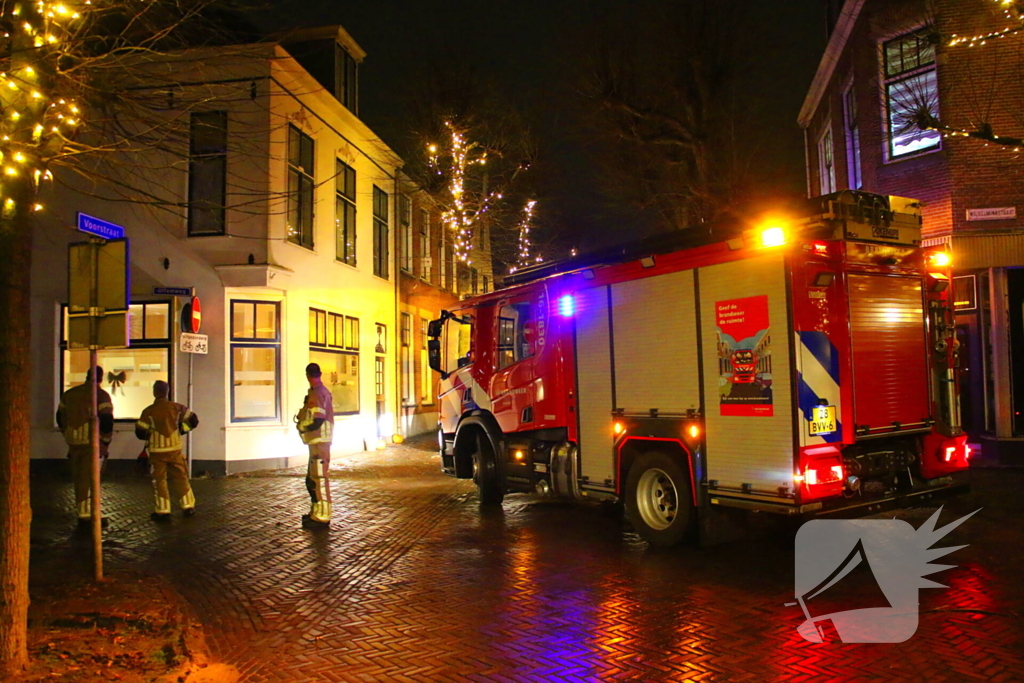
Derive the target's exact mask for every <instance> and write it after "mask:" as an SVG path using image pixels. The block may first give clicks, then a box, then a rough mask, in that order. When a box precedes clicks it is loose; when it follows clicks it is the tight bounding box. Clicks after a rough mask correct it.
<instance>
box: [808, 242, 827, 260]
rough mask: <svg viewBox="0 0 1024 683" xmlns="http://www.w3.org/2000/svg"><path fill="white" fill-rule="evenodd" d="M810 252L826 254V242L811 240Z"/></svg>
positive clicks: (818, 254) (820, 254) (819, 254)
mask: <svg viewBox="0 0 1024 683" xmlns="http://www.w3.org/2000/svg"><path fill="white" fill-rule="evenodd" d="M811 253H812V254H815V255H817V256H828V242H819V241H814V242H811Z"/></svg>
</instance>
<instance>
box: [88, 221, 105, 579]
mask: <svg viewBox="0 0 1024 683" xmlns="http://www.w3.org/2000/svg"><path fill="white" fill-rule="evenodd" d="M90 241H91V242H92V243H93V244H92V245H91V249H92V250H93V259H92V263H93V268H94V269H95V270H94V271H93V278H92V283H91V286H90V292H89V304H90V309H89V336H90V340H89V341H90V344H89V369H88V374H87V375H86V377H88V378H90V379H91V380H92V399H91V401H92V405H91V408H90V410H89V422H90V426H91V429H90V435H89V444H90V446H91V447H92V458H91V462H92V556H93V565H94V567H95V577H96V580H97V581H102V580H103V512H102V510H101V509H100V505H101V503H100V412H99V385H100V378H99V377H97V376H96V365H97V356H98V354H97V352H96V349H97V344H96V342H97V338H98V337H99V330H98V327H99V318H98V317H97V315H98V314H99V310H98V307H97V303H98V302H99V262H100V259H99V246H100V245H99V243H98V241H97V240H90Z"/></svg>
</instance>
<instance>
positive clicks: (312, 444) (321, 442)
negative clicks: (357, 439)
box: [295, 363, 334, 528]
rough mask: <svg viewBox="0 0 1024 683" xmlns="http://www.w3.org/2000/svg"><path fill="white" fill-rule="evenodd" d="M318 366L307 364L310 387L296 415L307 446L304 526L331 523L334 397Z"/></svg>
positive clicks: (300, 434)
mask: <svg viewBox="0 0 1024 683" xmlns="http://www.w3.org/2000/svg"><path fill="white" fill-rule="evenodd" d="M321 374H322V373H321V372H320V366H319V365H317V364H316V363H310V364H309V365H307V366H306V379H308V380H309V391H308V392H307V393H306V398H305V400H304V401H303V405H302V410H300V411H299V414H298V415H297V416H296V418H295V422H296V428H297V429H298V430H299V436H300V437H302V442H303V443H304V444H307V445H308V446H309V464H308V466H307V468H306V489H307V490H308V491H309V497H310V500H311V503H312V504H311V506H310V509H309V514H306V515H303V516H302V524H303V526H307V527H312V528H327V527H329V526H330V523H331V487H330V484H329V482H328V478H327V474H328V471H329V469H330V466H331V439H332V438H333V434H334V399H333V397H332V396H331V391H330V389H328V388H327V387H325V386H324V383H323V382H322V381H321V379H320V375H321Z"/></svg>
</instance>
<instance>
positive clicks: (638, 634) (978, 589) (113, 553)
mask: <svg viewBox="0 0 1024 683" xmlns="http://www.w3.org/2000/svg"><path fill="white" fill-rule="evenodd" d="M429 447H430V442H429V441H420V442H418V443H413V444H405V445H403V446H392V447H390V448H389V449H387V450H386V451H383V452H381V453H372V454H365V455H357V456H350V457H346V458H342V459H340V460H339V461H338V462H336V463H335V464H334V466H333V471H332V478H333V479H332V485H333V487H334V488H333V490H334V500H335V519H334V521H333V524H332V529H331V531H330V532H323V531H310V530H304V529H302V528H300V526H299V524H298V516H299V514H301V513H302V512H304V511H305V509H306V507H307V501H308V497H307V495H306V492H305V487H304V485H303V482H302V476H303V473H301V472H299V471H298V470H285V471H279V472H274V473H263V474H259V475H251V476H237V477H229V478H224V479H201V480H198V481H196V482H194V486H195V491H196V497H197V498H198V500H199V514H198V515H197V516H196V517H195V518H193V519H189V520H186V519H182V518H181V517H180V516H179V515H178V513H177V512H176V513H175V519H174V522H173V523H172V524H170V525H166V526H159V525H155V524H153V523H152V522H150V521H149V519H148V514H149V511H150V509H151V508H150V505H151V501H150V495H151V488H150V485H149V483H148V482H147V481H146V480H144V479H138V478H118V479H113V478H112V479H110V480H109V481H106V482H105V483H104V490H105V496H106V509H107V512H108V515H109V516H110V518H111V521H110V528H109V529H108V532H107V537H106V538H107V540H106V547H107V554H106V561H107V563H108V567H110V569H111V570H112V571H113V570H116V569H117V568H119V567H121V568H131V569H133V570H135V571H142V572H153V573H158V574H160V575H162V576H164V577H166V578H167V579H168V580H170V581H171V582H172V583H173V584H174V585H175V587H176V588H177V589H178V590H179V591H180V592H181V593H182V594H183V595H184V596H185V598H186V599H187V600H188V601H189V602H190V604H191V606H192V608H193V610H194V612H195V613H196V615H197V617H198V619H199V620H200V621H201V623H202V625H203V629H204V632H205V636H206V639H207V641H208V644H209V646H210V647H211V649H212V653H211V654H212V655H213V657H214V659H216V660H219V661H223V662H226V663H228V664H232V665H234V666H236V667H238V669H239V670H240V671H242V673H243V676H244V680H246V681H254V682H263V681H289V682H300V681H368V680H373V681H437V680H445V681H548V680H560V681H582V680H595V679H603V680H661V681H669V680H672V681H769V680H779V681H782V680H785V681H820V680H834V681H846V680H850V681H853V680H891V681H917V680H920V681H947V680H948V681H969V680H985V681H1020V680H1024V655H1022V653H1024V640H1022V632H1024V618H1022V616H1024V582H1022V581H1021V579H1020V578H1019V577H1020V569H1019V566H1020V563H1021V562H1022V561H1024V525H1022V524H1021V521H1022V520H1024V496H1021V495H1020V494H1019V493H1018V492H1019V491H1020V490H1021V487H1022V486H1024V472H1021V471H992V470H976V471H972V472H970V473H969V476H970V477H971V479H972V484H973V485H974V492H973V493H972V494H971V495H970V496H968V497H965V498H961V499H958V500H956V501H953V502H951V503H950V504H949V505H947V512H946V513H944V516H943V523H944V522H946V521H949V520H952V519H953V518H954V513H959V514H962V513H964V512H968V511H970V510H973V509H975V508H977V507H983V508H984V509H983V510H982V512H981V513H979V514H978V515H977V516H976V517H975V518H973V519H972V520H970V521H969V522H968V523H966V524H965V525H964V526H962V527H960V529H958V530H957V531H955V532H953V534H952V535H951V536H950V537H949V538H948V539H947V540H946V542H943V543H940V545H959V544H962V543H970V544H971V545H970V546H969V547H968V548H965V549H963V550H960V551H957V552H956V553H954V554H953V555H951V556H949V558H948V563H950V564H957V565H958V566H957V568H956V569H952V570H946V571H944V572H941V573H938V574H935V575H933V576H932V578H934V579H936V580H938V581H939V582H941V583H946V584H948V585H950V586H951V588H950V589H949V590H945V589H942V590H940V589H924V590H922V591H921V609H922V614H921V619H920V627H919V629H918V632H917V634H916V635H915V636H914V637H912V638H911V639H910V640H909V641H907V642H906V643H902V644H842V643H838V642H835V643H833V642H828V643H822V644H812V643H808V642H805V641H804V640H802V639H801V638H800V636H799V635H797V632H796V627H797V625H798V624H799V623H800V622H801V621H802V620H803V615H802V613H801V611H800V609H799V608H798V607H786V606H784V603H786V602H792V601H793V550H792V542H791V535H790V536H788V537H787V536H786V535H785V534H784V533H779V532H776V533H759V534H757V535H756V537H755V538H753V539H751V540H748V541H744V542H740V543H735V544H730V545H726V546H719V547H715V548H710V549H698V548H695V547H683V548H679V549H673V550H671V551H654V550H651V549H649V548H647V547H646V546H645V545H644V544H643V543H642V542H641V541H640V540H639V539H638V538H637V537H636V536H635V535H634V534H633V533H632V532H630V531H629V529H628V527H627V526H626V525H625V523H624V522H622V521H621V519H619V518H618V517H616V516H615V515H614V514H612V513H610V512H609V511H607V510H605V509H602V508H600V507H598V506H593V505H574V504H570V503H561V502H556V501H550V500H544V499H540V498H537V497H534V496H525V495H515V496H509V497H508V498H507V499H506V503H505V505H504V506H503V508H502V509H500V510H481V509H480V508H479V507H478V505H477V499H476V494H475V490H474V489H473V487H472V485H471V484H470V483H469V482H466V481H457V480H453V479H449V478H447V477H444V476H443V475H442V474H440V472H439V464H438V459H437V457H436V456H434V455H433V454H432V453H430V452H429V451H428V450H426V449H428V448H429ZM33 501H34V514H35V520H34V526H33V553H34V555H33V561H34V572H35V576H36V577H39V576H41V575H42V574H49V573H52V572H60V571H65V572H66V571H76V572H79V571H81V572H88V571H89V562H90V555H89V546H88V542H87V541H86V542H82V541H81V540H79V541H75V540H74V538H73V536H72V534H71V525H70V520H71V514H72V512H71V511H72V500H71V491H70V484H69V483H67V482H64V481H53V480H46V479H42V478H37V479H36V480H34V481H33ZM930 512H931V511H928V510H914V511H905V512H902V513H900V516H901V517H903V518H905V519H907V520H908V521H910V522H911V523H912V524H914V526H918V525H919V524H920V523H921V522H922V521H924V519H926V518H927V516H928V515H929V514H930ZM942 561H943V560H939V562H942Z"/></svg>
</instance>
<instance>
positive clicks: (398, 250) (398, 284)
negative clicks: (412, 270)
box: [391, 166, 412, 437]
mask: <svg viewBox="0 0 1024 683" xmlns="http://www.w3.org/2000/svg"><path fill="white" fill-rule="evenodd" d="M401 173H402V167H401V166H397V167H396V168H395V211H394V217H395V218H394V221H393V222H394V223H395V225H399V224H400V223H401V218H400V217H399V215H398V211H399V208H400V206H401V201H400V200H399V198H400V197H401V183H400V180H399V177H400V175H401ZM391 234H392V235H393V238H394V240H395V252H394V253H395V267H394V270H393V272H394V274H395V327H394V330H395V333H394V335H393V336H392V339H393V340H394V341H393V342H392V348H393V349H395V367H396V368H397V372H395V434H402V436H403V437H404V436H405V434H403V433H402V423H403V421H404V418H405V415H404V414H403V411H404V410H405V407H404V406H403V405H402V265H401V264H402V239H401V238H402V236H401V235H399V234H398V231H397V230H392V231H391ZM409 352H410V353H412V350H411V349H410V351H409Z"/></svg>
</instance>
